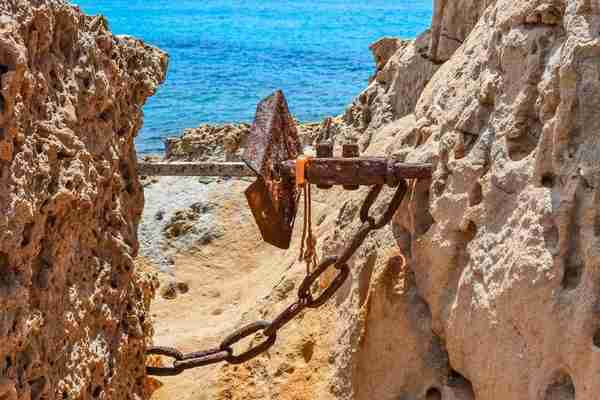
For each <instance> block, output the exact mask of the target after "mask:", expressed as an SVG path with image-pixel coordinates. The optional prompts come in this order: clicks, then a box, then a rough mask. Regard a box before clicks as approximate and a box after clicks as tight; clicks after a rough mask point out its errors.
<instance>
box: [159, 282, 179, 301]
mask: <svg viewBox="0 0 600 400" xmlns="http://www.w3.org/2000/svg"><path fill="white" fill-rule="evenodd" d="M160 295H161V296H162V298H163V299H166V300H173V299H175V298H177V284H176V283H175V282H169V283H167V284H165V285H164V286H163V287H162V288H161V289H160Z"/></svg>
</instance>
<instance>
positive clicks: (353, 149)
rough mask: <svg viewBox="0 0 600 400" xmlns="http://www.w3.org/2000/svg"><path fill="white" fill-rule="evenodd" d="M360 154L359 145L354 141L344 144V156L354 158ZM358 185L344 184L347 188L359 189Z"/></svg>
mask: <svg viewBox="0 0 600 400" xmlns="http://www.w3.org/2000/svg"><path fill="white" fill-rule="evenodd" d="M358 156H359V150H358V145H357V144H354V143H346V144H344V145H343V146H342V157H344V158H354V157H358ZM359 187H360V186H358V185H344V189H346V190H358V188H359Z"/></svg>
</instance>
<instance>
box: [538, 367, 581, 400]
mask: <svg viewBox="0 0 600 400" xmlns="http://www.w3.org/2000/svg"><path fill="white" fill-rule="evenodd" d="M544 400H575V385H574V384H573V379H572V378H571V376H570V375H569V374H568V373H566V372H565V371H559V372H557V373H556V374H555V376H554V378H553V379H552V381H551V383H550V385H549V386H548V388H547V389H546V394H545V396H544Z"/></svg>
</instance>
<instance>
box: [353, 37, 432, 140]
mask: <svg viewBox="0 0 600 400" xmlns="http://www.w3.org/2000/svg"><path fill="white" fill-rule="evenodd" d="M428 45H429V33H428V32H425V33H424V34H422V35H421V36H420V37H419V38H417V39H416V40H413V41H403V40H395V41H392V39H389V38H386V39H382V40H381V41H378V42H376V43H375V44H373V45H372V46H371V50H372V51H373V56H374V58H375V61H376V64H377V71H376V74H375V76H374V78H373V79H372V80H371V82H370V84H369V87H368V88H367V89H366V90H365V91H363V92H362V93H361V94H360V95H359V96H358V97H357V98H356V99H355V100H354V101H353V103H352V104H351V105H350V106H349V107H348V108H347V109H346V112H345V114H344V122H345V123H346V124H347V125H349V126H350V127H351V128H352V130H353V131H354V136H355V138H356V139H358V140H359V142H360V143H361V145H362V149H363V150H364V149H366V147H368V145H369V141H370V140H371V137H372V136H373V134H374V132H375V131H377V130H378V129H379V128H381V127H383V126H384V125H386V124H388V123H390V122H392V121H394V120H397V119H399V118H402V117H404V116H406V115H409V114H412V113H413V112H414V108H415V105H416V104H417V100H418V99H419V95H420V94H421V92H422V90H423V88H424V87H425V85H427V83H428V82H429V80H430V79H431V77H432V76H433V74H434V73H435V71H436V70H437V68H438V66H437V65H436V64H435V63H432V62H431V61H429V60H428V59H427V58H426V57H425V56H426V53H427V50H428ZM394 49H395V51H394V52H393V53H392V50H394Z"/></svg>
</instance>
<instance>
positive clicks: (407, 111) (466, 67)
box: [217, 0, 600, 400]
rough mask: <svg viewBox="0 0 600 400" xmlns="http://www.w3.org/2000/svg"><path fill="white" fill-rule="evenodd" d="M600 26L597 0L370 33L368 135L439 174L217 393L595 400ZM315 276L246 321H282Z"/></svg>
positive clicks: (327, 250)
mask: <svg viewBox="0 0 600 400" xmlns="http://www.w3.org/2000/svg"><path fill="white" fill-rule="evenodd" d="M599 28H600V5H598V3H597V2H594V1H587V0H564V1H561V0H531V1H514V0H497V1H495V2H491V1H488V2H485V1H472V0H464V1H462V0H460V1H436V14H435V16H434V19H433V26H432V30H431V38H430V39H429V40H425V41H424V42H423V43H422V44H420V41H419V40H417V41H415V42H410V43H406V42H401V41H392V40H386V42H385V43H380V44H379V45H376V46H374V52H375V54H376V60H378V72H377V76H376V77H375V79H374V80H373V81H372V83H371V86H370V87H369V89H367V92H365V93H366V94H363V95H361V96H363V97H365V99H366V100H365V101H362V100H360V99H359V102H360V105H361V107H363V106H365V105H366V106H365V107H363V108H362V110H360V112H362V113H364V110H365V109H367V110H368V111H367V114H366V115H367V117H362V118H363V119H362V122H360V123H361V124H362V125H361V126H360V127H359V129H357V130H355V134H356V135H357V136H358V138H359V140H362V141H363V144H364V147H365V148H366V153H367V154H382V153H384V152H387V153H388V154H393V155H395V156H396V157H398V158H399V159H402V160H406V161H415V162H417V161H418V162H421V161H430V162H433V163H434V165H435V173H434V177H433V179H432V180H431V181H428V182H425V181H421V182H418V183H413V184H412V185H411V191H410V195H409V196H408V197H407V199H406V200H405V202H404V204H403V206H402V208H401V210H400V211H399V212H398V213H397V215H396V217H395V220H394V223H393V224H392V225H391V226H390V227H389V228H388V229H387V230H386V231H384V232H380V233H377V234H374V235H372V236H371V237H370V238H369V239H368V242H367V243H366V245H365V246H364V247H363V248H362V249H361V250H360V251H359V252H358V254H357V255H356V256H355V257H354V258H353V260H352V263H351V264H352V265H351V268H352V271H353V272H352V279H351V280H350V281H348V282H347V283H346V286H345V287H343V288H342V289H341V290H340V292H339V293H338V295H337V297H335V298H334V300H333V301H331V302H330V303H328V305H327V306H326V307H324V308H323V309H322V310H320V311H317V312H306V313H305V314H304V316H303V317H302V318H299V320H298V321H297V322H296V323H294V324H292V325H291V327H290V328H289V329H287V330H284V331H282V332H281V334H280V337H279V338H278V340H279V345H277V346H276V347H274V348H273V349H272V350H271V351H269V353H268V354H267V355H265V356H264V357H261V358H258V359H256V360H254V361H252V362H250V363H248V364H245V365H242V366H235V367H232V366H225V367H223V368H222V369H221V371H220V379H219V388H218V396H217V398H220V399H248V398H251V399H365V400H366V399H381V400H395V399H427V400H433V399H444V400H472V399H481V400H507V399H510V400H533V399H536V400H556V399H561V400H573V399H577V400H588V399H589V400H594V399H597V398H598V393H600V379H598V377H599V373H600V372H599V371H600V287H599V282H600V269H599V268H598V259H596V257H598V249H600V242H599V239H598V237H599V236H598V235H599V234H600V228H599V223H600V217H599V215H598V205H599V203H598V201H599V200H598V199H600V188H599V185H600V170H599V168H598V165H599V157H600V156H599V155H600V141H599V140H598V127H597V125H598V122H597V120H596V119H595V117H594V116H595V115H597V114H598V112H599V111H600V102H599V99H600V84H599V82H600V79H599V77H600V57H599V56H600V39H599V38H598V30H599ZM420 46H426V47H427V48H426V49H425V48H423V50H421V51H420V50H419V48H420ZM394 49H396V50H394ZM378 54H379V55H378ZM407 55H410V57H412V58H411V59H412V60H414V61H410V62H405V63H399V61H398V60H401V59H403V57H408V56H407ZM386 60H387V61H386ZM394 64H395V65H403V67H401V68H400V69H397V70H396V71H397V72H396V73H391V71H392V66H393V65H394ZM411 65H412V66H411ZM394 68H396V67H394ZM403 68H406V69H403ZM387 71H390V73H389V75H388V72H387ZM415 74H418V76H422V80H416V82H417V83H416V84H413V81H412V80H410V79H412V78H411V77H414V76H415ZM429 75H430V76H429ZM378 76H380V77H379V78H378ZM403 79H409V80H408V81H403ZM413 80H414V79H413ZM390 82H398V84H400V88H402V87H404V88H407V89H408V88H410V89H411V92H408V91H406V90H405V91H402V90H400V91H399V90H398V89H393V88H398V86H397V85H398V84H391V85H390ZM421 82H423V83H422V84H421ZM388 86H389V87H388ZM403 90H404V89H403ZM370 93H373V94H372V95H371V94H370ZM393 93H403V96H405V98H403V99H399V98H397V97H396V95H394V94H393ZM400 100H402V101H403V102H405V103H404V104H405V106H402V107H401V108H395V107H394V106H393V105H394V104H400V103H398V101H400ZM357 109H358V108H357V106H356V103H355V105H353V106H352V107H351V109H350V110H351V112H350V113H348V114H347V115H348V117H347V121H349V122H350V123H353V121H360V119H357V118H355V117H352V116H353V115H357V113H356V112H355V111H354V110H357ZM373 115H382V116H383V115H388V116H389V117H385V118H383V117H382V118H380V119H379V121H381V122H377V123H376V124H375V125H373V123H372V121H373V118H372V116H373ZM364 195H365V192H364V191H361V192H357V193H348V192H332V193H330V194H329V195H327V196H328V199H326V200H324V202H325V203H326V204H327V205H326V206H325V208H324V209H323V211H322V213H320V214H319V215H318V216H317V217H316V219H317V221H318V224H319V226H318V234H319V241H320V246H319V253H320V254H321V255H322V256H326V255H332V254H335V251H336V250H337V249H338V248H339V247H340V245H341V244H343V243H345V241H346V240H347V239H348V238H349V237H350V235H352V233H353V232H354V231H355V230H356V229H357V228H358V223H357V222H356V219H357V217H356V214H357V212H358V207H359V205H360V201H361V199H362V198H363V197H364ZM342 199H343V200H342ZM382 204H384V203H382ZM302 273H303V266H302V265H298V264H294V265H293V266H292V267H290V268H289V269H288V270H286V274H285V282H288V283H289V285H285V284H282V285H279V286H277V287H276V289H275V290H273V292H272V293H271V295H269V296H267V297H266V298H264V299H263V300H262V301H261V302H260V303H259V305H258V306H257V307H256V308H254V309H252V310H250V311H248V313H247V314H246V315H245V317H244V318H245V319H246V320H253V319H256V318H267V319H268V318H270V317H271V316H272V315H276V313H277V312H278V311H280V310H282V309H283V307H285V306H286V305H287V304H289V302H290V300H291V298H293V297H294V295H295V289H294V285H295V284H297V282H298V281H299V280H300V279H301V276H302ZM327 279H330V278H326V279H325V281H327ZM288 280H289V281H288ZM323 283H326V282H323Z"/></svg>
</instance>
